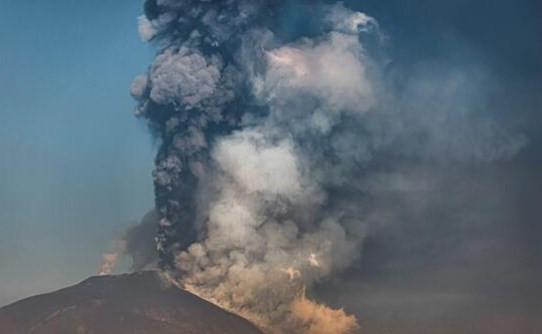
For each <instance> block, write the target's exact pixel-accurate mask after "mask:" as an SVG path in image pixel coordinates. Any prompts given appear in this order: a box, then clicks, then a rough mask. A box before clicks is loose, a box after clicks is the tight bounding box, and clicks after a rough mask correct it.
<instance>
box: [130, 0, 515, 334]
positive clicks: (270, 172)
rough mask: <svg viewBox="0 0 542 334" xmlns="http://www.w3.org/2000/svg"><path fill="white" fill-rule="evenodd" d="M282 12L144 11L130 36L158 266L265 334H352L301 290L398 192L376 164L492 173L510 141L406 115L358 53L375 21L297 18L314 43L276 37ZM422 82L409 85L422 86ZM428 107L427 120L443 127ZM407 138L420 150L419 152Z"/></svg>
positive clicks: (272, 6) (167, 7) (323, 10)
mask: <svg viewBox="0 0 542 334" xmlns="http://www.w3.org/2000/svg"><path fill="white" fill-rule="evenodd" d="M288 3H289V2H288ZM286 5H287V2H284V1H279V0H276V1H263V0H260V1H258V0H245V1H243V0H235V1H234V0H226V1H220V2H218V1H204V0H147V1H146V2H145V16H144V17H141V18H140V20H139V30H140V34H141V36H142V38H143V39H145V40H147V41H151V42H153V43H155V44H156V46H157V47H158V49H159V51H158V54H157V56H156V58H155V59H154V61H153V63H152V64H151V65H150V67H149V69H148V71H147V73H145V74H143V75H140V76H138V77H137V78H136V79H135V80H134V83H133V85H132V89H131V93H132V95H133V96H134V97H135V98H136V99H137V100H138V102H139V103H138V107H137V109H136V114H137V115H138V116H139V117H142V118H144V119H146V120H147V122H148V124H149V127H150V129H151V130H152V131H153V132H154V133H155V134H156V136H158V137H159V139H160V140H161V146H160V148H159V152H158V154H157V157H156V167H155V170H154V172H153V177H154V185H155V194H156V203H155V204H156V210H157V213H158V216H159V227H158V233H157V237H156V242H157V246H158V253H159V256H160V265H161V267H162V268H163V269H165V270H167V271H169V272H170V273H171V274H172V276H173V277H174V278H175V279H176V280H178V281H179V282H180V283H181V284H182V285H183V286H184V287H186V288H187V289H189V290H190V291H193V292H194V293H196V294H198V295H200V296H202V297H204V298H206V299H209V300H212V301H213V302H215V303H217V304H219V305H221V306H222V307H224V308H227V309H229V310H232V311H234V312H236V313H238V314H241V315H243V316H245V317H247V318H249V319H250V320H252V321H253V322H255V323H256V324H258V325H259V326H260V327H262V328H263V329H265V330H266V331H268V332H269V333H307V334H316V333H323V334H324V333H337V334H340V333H351V332H354V331H357V330H359V326H358V324H357V321H356V320H355V318H353V317H352V316H349V315H347V314H346V313H345V312H344V311H342V310H333V309H329V308H327V307H325V306H323V305H320V304H318V303H316V302H314V301H311V300H309V299H308V297H307V296H306V292H310V289H311V287H312V286H313V285H314V284H317V283H318V282H321V281H323V280H326V279H328V278H330V277H332V276H333V275H335V274H337V273H340V272H341V271H343V270H345V269H346V268H348V267H349V266H351V265H352V264H353V262H354V261H356V260H357V259H359V257H360V254H361V248H362V245H363V239H364V236H365V235H366V234H367V233H368V232H369V228H370V222H372V221H374V220H375V219H374V217H371V216H370V215H374V212H371V210H370V208H367V207H365V206H364V205H363V204H365V203H366V202H363V204H362V201H361V199H364V198H367V197H370V196H371V193H372V192H378V191H381V189H382V188H383V187H399V186H401V185H402V186H404V187H409V186H410V185H409V182H408V180H405V177H407V176H405V175H404V174H402V173H401V171H390V172H388V173H387V172H386V170H390V168H389V166H390V165H389V162H387V161H386V157H389V156H390V155H392V156H393V155H395V156H402V157H409V156H415V157H416V158H417V159H428V160H435V161H441V160H446V159H455V160H486V159H490V160H492V159H502V158H506V157H508V156H511V155H513V154H515V152H517V150H518V149H519V148H521V146H522V145H523V143H524V139H523V138H522V137H521V136H513V135H510V134H508V133H507V132H506V131H504V130H502V131H501V130H499V129H498V128H497V127H496V126H495V125H494V124H491V123H490V122H486V121H484V120H482V121H479V122H474V123H470V124H469V125H468V126H467V127H464V123H463V121H462V120H463V119H462V118H461V117H463V116H464V115H465V114H464V113H458V114H457V115H452V116H451V117H449V118H448V119H447V120H446V124H445V126H446V127H448V131H447V132H442V131H440V130H441V129H442V127H443V124H439V123H430V124H429V123H426V122H425V119H424V118H423V114H420V113H411V112H410V111H411V110H412V109H416V108H418V107H419V105H420V99H419V98H418V97H416V96H415V95H409V96H408V97H406V98H405V97H403V96H398V95H397V94H395V93H394V92H390V90H389V89H388V87H387V84H386V80H385V78H384V76H383V75H382V69H383V67H384V66H385V62H384V61H382V60H379V59H376V58H377V57H375V55H378V50H372V48H378V44H379V43H380V41H381V35H380V32H379V27H378V24H377V22H376V20H375V19H373V18H371V17H370V16H368V15H366V14H364V13H361V12H354V11H352V10H349V9H348V8H345V7H344V6H343V5H342V4H341V3H337V4H332V5H330V4H323V3H311V4H310V6H309V5H306V6H304V7H303V6H302V8H303V9H304V10H306V11H307V15H310V16H311V20H312V22H313V23H312V24H314V25H315V26H316V29H315V30H314V32H312V33H311V34H306V35H295V34H293V35H290V36H284V34H279V33H278V32H279V31H280V24H279V18H280V16H281V15H282V12H283V10H284V6H286ZM454 80H461V75H459V77H457V76H453V77H452V78H451V79H450V80H449V82H447V81H445V80H440V79H439V80H437V81H441V82H442V84H441V86H440V87H439V88H441V89H445V88H443V87H442V85H446V84H448V83H450V84H451V85H455V84H456V83H457V81H454ZM428 82H429V81H428ZM423 84H424V80H422V79H420V80H417V81H416V85H413V86H412V87H413V89H416V87H417V86H420V89H422V90H426V89H427V88H431V87H424V86H423ZM437 95H438V94H437ZM443 105H445V103H444V104H442V105H439V106H437V107H436V108H435V112H437V113H438V112H439V109H440V110H442V114H443V115H448V110H447V109H446V108H445V107H444V108H443ZM398 106H402V107H401V108H397V107H398ZM423 107H424V108H426V106H423ZM398 110H400V111H398ZM420 115H421V116H420ZM465 117H467V116H465ZM454 122H455V123H454ZM465 123H467V122H465ZM450 129H451V131H450ZM455 130H458V131H455ZM420 133H422V134H423V135H424V136H425V138H428V140H426V141H425V142H422V143H418V142H417V140H418V136H417V135H418V134H420ZM461 135H466V136H471V137H472V136H476V137H475V138H476V139H477V140H476V141H474V142H475V143H477V144H476V145H468V146H465V145H463V144H462V143H461V142H457V139H459V138H462V137H461ZM496 143H497V144H498V145H497V144H496ZM383 167H384V168H383ZM377 171H378V173H377ZM416 186H423V185H420V184H417V185H416Z"/></svg>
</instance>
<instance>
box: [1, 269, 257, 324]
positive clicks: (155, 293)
mask: <svg viewBox="0 0 542 334" xmlns="http://www.w3.org/2000/svg"><path fill="white" fill-rule="evenodd" d="M0 333H10V334H27V333H28V334H30V333H32V334H102V333H104V334H106V333H107V334H151V333H152V334H262V333H261V332H260V331H259V330H258V329H257V328H256V327H255V326H254V325H252V324H251V323H250V322H248V321H247V320H245V319H243V318H240V317H238V316H236V315H234V314H232V313H229V312H227V311H225V310H223V309H221V308H219V307H217V306H215V305H214V304H212V303H209V302H207V301H205V300H203V299H201V298H199V297H197V296H195V295H193V294H191V293H189V292H187V291H184V290H182V289H180V288H178V287H176V286H175V285H171V284H168V283H166V282H165V281H164V280H163V279H162V278H161V277H160V275H159V274H158V273H157V272H154V271H146V272H138V273H134V274H124V275H119V276H96V277H91V278H88V279H86V280H85V281H83V282H81V283H79V284H77V285H74V286H71V287H68V288H65V289H62V290H58V291H55V292H52V293H47V294H43V295H38V296H34V297H30V298H27V299H23V300H21V301H19V302H16V303H14V304H11V305H8V306H5V307H2V308H0Z"/></svg>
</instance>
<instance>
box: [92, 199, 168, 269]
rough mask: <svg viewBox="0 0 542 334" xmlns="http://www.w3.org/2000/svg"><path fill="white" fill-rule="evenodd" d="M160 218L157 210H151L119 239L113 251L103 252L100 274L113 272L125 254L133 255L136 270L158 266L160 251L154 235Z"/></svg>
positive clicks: (133, 266) (114, 244) (133, 267)
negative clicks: (157, 248)
mask: <svg viewBox="0 0 542 334" xmlns="http://www.w3.org/2000/svg"><path fill="white" fill-rule="evenodd" d="M158 220H159V218H158V214H157V212H156V210H151V211H149V212H148V213H147V214H146V215H145V216H144V217H143V219H141V222H139V224H137V225H135V226H133V227H131V228H129V229H128V230H127V231H126V232H125V233H124V234H123V235H122V236H121V237H120V238H119V239H117V240H116V241H115V242H114V243H113V247H112V249H111V251H110V252H106V253H104V254H102V262H101V266H100V275H110V274H112V273H113V272H114V270H115V268H116V267H117V265H118V264H119V262H120V261H121V259H122V257H123V256H125V255H127V256H129V257H131V259H132V270H134V271H140V270H145V269H154V268H156V265H157V263H158V253H157V251H156V243H155V240H154V237H155V235H156V233H157V232H158Z"/></svg>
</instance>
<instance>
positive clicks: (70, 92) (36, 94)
mask: <svg viewBox="0 0 542 334" xmlns="http://www.w3.org/2000/svg"><path fill="white" fill-rule="evenodd" d="M140 13H141V3H140V2H139V1H77V0H55V1H16V0H3V1H0V101H1V102H0V103H1V105H0V115H1V122H0V152H1V156H0V304H4V303H6V302H9V301H11V300H13V299H15V298H20V297H23V296H26V295H29V294H33V293H36V292H43V291H48V290H50V289H52V288H60V287H62V286H65V285H66V284H69V283H74V282H76V281H78V280H80V279H83V278H85V277H87V276H89V275H91V274H95V273H96V272H97V270H98V267H99V262H100V252H101V251H102V250H104V249H105V248H106V247H107V245H108V242H109V241H110V240H112V239H114V237H115V236H116V235H118V233H119V232H120V231H122V227H123V226H126V225H127V224H129V223H131V222H132V221H135V220H139V219H140V218H141V216H142V214H143V213H144V212H145V211H147V210H148V209H149V208H151V207H152V205H153V192H152V180H151V176H150V171H151V169H152V163H153V155H154V148H153V143H152V140H151V139H150V136H149V135H148V132H147V130H146V128H145V125H144V123H142V122H140V121H137V120H136V119H135V118H134V116H133V114H132V109H133V107H134V102H133V100H132V98H131V97H130V95H129V87H130V84H131V81H132V79H133V77H134V75H136V74H137V73H139V72H140V71H142V70H144V69H145V68H146V66H147V64H148V63H149V59H151V56H152V54H153V51H152V50H150V48H149V47H148V46H147V45H145V44H144V43H142V42H141V40H140V38H139V35H138V33H137V20H136V18H137V16H138V15H140Z"/></svg>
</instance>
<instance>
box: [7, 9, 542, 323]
mask: <svg viewBox="0 0 542 334" xmlns="http://www.w3.org/2000/svg"><path fill="white" fill-rule="evenodd" d="M291 2H292V3H293V2H294V1H291ZM142 3H143V1H142V0H123V1H120V0H116V1H111V0H108V1H107V0H95V1H82V0H55V1H37V0H34V1H20V0H2V1H0V116H1V118H0V120H1V122H0V153H1V155H0V305H2V304H5V303H8V302H10V301H13V300H15V299H18V298H21V297H24V296H27V295H31V294H34V293H37V292H44V291H49V290H51V289H55V288H60V287H63V286H66V285H68V284H71V283H74V282H77V281H79V280H81V279H83V278H85V277H87V276H89V275H92V274H95V273H96V272H97V270H98V265H99V260H100V253H101V251H102V250H104V249H106V248H107V247H108V244H109V242H110V241H111V240H113V239H114V238H115V236H117V235H119V233H121V231H122V230H123V229H124V228H125V227H126V226H128V225H129V224H131V223H132V222H133V221H136V220H139V219H140V218H141V216H142V215H143V214H144V213H145V212H146V211H147V210H148V209H149V208H151V207H152V205H153V190H152V179H151V176H150V172H151V169H152V164H153V157H154V151H155V147H154V144H153V142H152V139H151V136H150V135H149V134H148V131H147V130H146V128H145V124H143V122H142V121H141V120H137V119H135V118H134V117H133V115H132V113H131V110H132V109H133V107H134V105H135V103H134V102H133V101H132V99H131V97H130V96H129V94H128V90H129V87H130V84H131V82H132V79H133V77H134V76H135V75H137V74H138V73H140V72H141V71H143V70H144V69H145V68H146V66H147V65H148V64H149V62H150V61H151V59H152V58H153V51H152V49H151V48H150V47H149V46H147V45H145V44H144V43H143V42H141V40H140V38H139V36H138V34H137V24H136V23H137V22H136V18H137V16H139V15H140V14H141V12H142V9H141V7H142ZM345 3H347V4H349V5H352V7H354V9H358V10H363V11H364V12H366V13H368V14H369V15H371V16H373V17H375V18H376V19H377V20H378V22H379V24H380V26H381V28H382V31H383V32H384V33H385V34H386V36H387V49H386V50H385V52H386V53H387V54H388V56H389V57H390V60H391V63H390V66H389V68H388V70H389V75H390V76H395V77H397V78H407V79H408V78H411V77H413V76H415V75H422V76H423V75H426V74H428V73H429V74H435V73H436V74H435V76H434V77H435V78H437V79H438V78H439V75H440V74H439V73H441V72H442V71H443V70H444V72H446V70H449V69H452V70H453V69H454V68H458V69H461V71H464V72H466V73H468V74H469V75H470V74H472V77H474V78H478V77H479V76H477V75H475V74H476V73H477V71H480V72H483V73H484V75H483V78H484V79H483V80H481V83H472V82H469V84H472V85H473V87H477V88H480V90H479V91H474V92H472V94H473V95H482V94H483V95H484V98H483V101H484V103H483V104H481V105H482V109H483V110H482V111H481V113H482V114H483V115H484V117H489V118H490V119H491V120H494V121H495V122H497V123H498V124H505V125H507V126H511V127H512V128H514V129H515V130H517V132H518V133H521V134H522V135H524V136H525V138H527V140H528V142H527V144H526V145H525V147H524V148H523V149H522V150H521V151H520V152H519V154H518V155H517V156H515V157H514V158H513V159H512V160H510V161H506V162H503V163H495V164H490V165H483V164H481V165H476V164H474V165H458V166H452V167H449V166H439V165H435V166H421V167H420V166H416V165H415V164H413V165H412V166H405V167H404V168H403V170H405V171H407V172H408V171H411V173H410V176H411V177H412V178H413V179H414V180H421V181H427V182H432V184H434V185H437V186H438V187H437V190H435V191H432V192H428V193H423V194H422V193H419V194H414V195H413V196H409V197H408V198H407V197H397V198H395V197H390V196H389V194H382V198H380V199H379V198H376V199H375V200H374V203H370V204H371V205H374V206H375V211H376V210H377V209H376V208H378V209H382V210H383V211H386V210H387V209H389V212H394V213H396V214H397V217H393V218H396V219H394V220H393V222H394V223H392V224H387V225H385V226H382V227H381V228H379V229H377V230H375V231H372V233H371V234H370V235H369V237H368V239H367V243H366V247H365V250H364V255H363V258H362V262H361V264H360V266H359V267H358V268H356V269H354V270H352V271H351V272H349V273H347V274H346V275H345V276H344V277H343V278H341V279H337V280H335V281H332V282H327V283H326V284H327V285H328V286H327V287H326V289H322V291H323V292H322V293H321V297H323V298H325V299H327V300H328V301H329V302H330V303H331V304H333V305H336V306H346V307H347V308H348V309H349V310H351V311H352V312H355V313H357V314H358V315H359V317H360V318H361V321H362V324H365V325H367V327H368V328H369V330H370V333H373V332H374V333H386V328H387V329H389V330H390V331H392V332H393V329H394V328H397V327H398V326H401V327H402V328H404V329H405V330H404V332H402V333H410V332H409V329H408V328H414V329H412V333H416V334H418V333H420V331H419V329H420V328H425V330H426V331H427V332H428V333H436V331H435V332H433V331H432V330H431V328H436V327H431V326H435V324H440V326H443V327H446V329H442V330H441V331H440V332H442V333H454V331H455V333H457V332H458V331H457V328H462V327H461V325H463V326H467V327H468V328H469V329H470V331H464V328H466V327H463V328H462V330H463V331H461V330H460V331H459V332H461V333H467V332H468V333H487V332H488V330H489V329H491V330H493V332H494V333H512V332H514V331H516V332H518V333H521V334H531V333H532V334H534V333H535V326H538V327H536V328H538V329H539V328H542V324H541V321H540V320H536V319H538V318H540V314H541V312H542V303H541V302H540V300H542V288H541V287H540V286H539V284H538V283H539V282H540V280H541V279H542V241H541V240H542V225H541V222H542V212H541V208H540V205H539V203H540V198H542V190H541V189H542V173H541V172H540V170H541V169H540V168H541V167H542V165H541V162H542V160H541V159H542V150H540V145H541V144H542V136H541V134H542V132H541V131H540V125H541V124H540V123H541V120H542V117H541V110H542V94H541V93H540V92H541V91H542V62H541V60H540V59H541V54H542V42H541V38H540V32H541V31H542V20H541V19H540V13H541V12H542V3H541V2H540V1H538V0H493V1H490V0H453V1H452V0H450V1H435V0H411V1H407V0H364V1H363V0H359V1H357V0H349V1H345ZM292 13H294V14H295V11H292ZM294 14H292V15H290V16H289V15H288V13H285V15H284V21H285V22H284V24H283V25H284V26H285V27H286V28H285V29H286V30H291V31H296V33H300V32H303V31H304V29H307V30H309V29H310V28H307V26H304V24H305V23H304V22H303V20H297V17H296V16H295V15H294ZM452 72H453V71H452ZM473 73H474V74H473ZM467 77H469V76H467ZM397 81H398V85H399V86H400V84H401V82H402V81H405V82H406V80H397ZM433 84H434V85H439V84H440V82H439V81H438V80H436V81H434V82H433ZM465 89H466V90H468V88H465ZM463 93H468V92H463ZM461 96H463V95H461ZM452 107H453V106H452ZM478 107H480V105H478ZM467 143H468V140H467ZM468 145H469V144H467V146H468ZM390 199H391V200H390ZM329 287H331V288H329ZM473 314H474V315H473ZM496 319H498V320H496ZM478 320H479V322H480V323H478V322H477V321H478ZM537 321H538V322H537ZM481 323H483V324H481ZM405 324H407V325H405ZM465 324H468V325H465ZM409 326H410V327H409ZM454 326H456V327H454ZM457 326H459V327H457ZM428 328H429V329H428ZM536 333H539V332H536Z"/></svg>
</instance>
